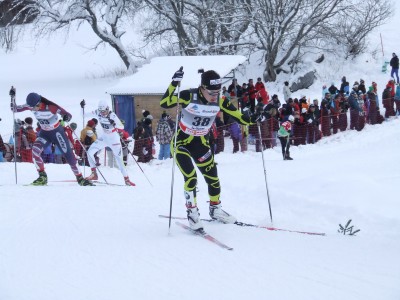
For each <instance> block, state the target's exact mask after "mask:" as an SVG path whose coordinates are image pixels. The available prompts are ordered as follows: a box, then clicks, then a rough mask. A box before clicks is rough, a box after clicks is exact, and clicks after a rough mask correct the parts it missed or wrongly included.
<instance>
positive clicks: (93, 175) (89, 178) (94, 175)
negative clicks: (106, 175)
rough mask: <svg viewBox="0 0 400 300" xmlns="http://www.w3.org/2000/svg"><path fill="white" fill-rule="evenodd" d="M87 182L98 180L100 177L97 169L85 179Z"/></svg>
mask: <svg viewBox="0 0 400 300" xmlns="http://www.w3.org/2000/svg"><path fill="white" fill-rule="evenodd" d="M85 179H86V180H97V179H99V177H98V176H97V172H96V169H94V170H93V169H92V174H90V175H89V176H88V177H86V178H85Z"/></svg>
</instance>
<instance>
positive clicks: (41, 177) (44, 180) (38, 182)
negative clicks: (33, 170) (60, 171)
mask: <svg viewBox="0 0 400 300" xmlns="http://www.w3.org/2000/svg"><path fill="white" fill-rule="evenodd" d="M31 184H32V185H38V186H39V185H47V174H46V172H45V171H41V172H39V178H38V179H36V180H35V181H33V182H32V183H31Z"/></svg>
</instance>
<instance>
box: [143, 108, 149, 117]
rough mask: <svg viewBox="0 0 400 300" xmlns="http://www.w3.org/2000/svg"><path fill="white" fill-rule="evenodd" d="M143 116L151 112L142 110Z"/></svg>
mask: <svg viewBox="0 0 400 300" xmlns="http://www.w3.org/2000/svg"><path fill="white" fill-rule="evenodd" d="M142 113H143V117H145V118H147V116H148V115H149V114H150V112H149V111H148V110H142Z"/></svg>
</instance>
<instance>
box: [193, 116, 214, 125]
mask: <svg viewBox="0 0 400 300" xmlns="http://www.w3.org/2000/svg"><path fill="white" fill-rule="evenodd" d="M210 120H211V119H210V118H202V117H194V122H192V125H193V126H208V124H210Z"/></svg>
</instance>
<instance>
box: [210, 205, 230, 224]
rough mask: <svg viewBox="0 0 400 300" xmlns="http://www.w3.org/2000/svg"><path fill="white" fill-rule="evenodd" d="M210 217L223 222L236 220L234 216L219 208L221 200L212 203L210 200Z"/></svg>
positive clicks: (227, 222) (228, 222)
mask: <svg viewBox="0 0 400 300" xmlns="http://www.w3.org/2000/svg"><path fill="white" fill-rule="evenodd" d="M210 217H211V219H213V220H216V221H219V222H221V223H225V224H233V223H235V222H236V221H237V220H236V218H235V217H234V216H231V215H230V214H228V213H227V212H226V211H224V210H222V209H221V201H219V202H214V203H213V202H211V201H210Z"/></svg>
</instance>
